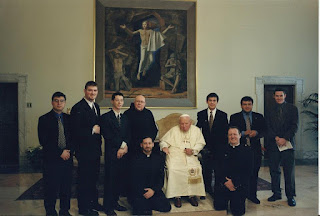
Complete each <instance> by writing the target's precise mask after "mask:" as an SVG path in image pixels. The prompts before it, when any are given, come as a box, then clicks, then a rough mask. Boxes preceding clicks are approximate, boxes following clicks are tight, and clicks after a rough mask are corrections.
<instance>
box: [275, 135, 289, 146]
mask: <svg viewBox="0 0 320 216" xmlns="http://www.w3.org/2000/svg"><path fill="white" fill-rule="evenodd" d="M275 140H276V143H277V145H278V146H279V147H281V146H284V145H286V142H287V140H286V139H285V138H280V137H278V136H276V138H275Z"/></svg>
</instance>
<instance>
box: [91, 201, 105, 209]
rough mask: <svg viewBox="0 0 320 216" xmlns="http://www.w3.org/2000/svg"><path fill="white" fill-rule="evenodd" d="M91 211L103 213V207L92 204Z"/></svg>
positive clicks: (98, 204)
mask: <svg viewBox="0 0 320 216" xmlns="http://www.w3.org/2000/svg"><path fill="white" fill-rule="evenodd" d="M92 209H93V210H95V211H103V210H104V208H103V206H102V205H100V203H95V204H92Z"/></svg>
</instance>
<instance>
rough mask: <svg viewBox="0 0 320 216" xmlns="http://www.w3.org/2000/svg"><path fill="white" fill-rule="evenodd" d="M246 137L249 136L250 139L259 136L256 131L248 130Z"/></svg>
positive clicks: (245, 133)
mask: <svg viewBox="0 0 320 216" xmlns="http://www.w3.org/2000/svg"><path fill="white" fill-rule="evenodd" d="M244 135H246V136H249V137H250V138H252V137H255V136H257V131H256V130H246V131H245V132H244Z"/></svg>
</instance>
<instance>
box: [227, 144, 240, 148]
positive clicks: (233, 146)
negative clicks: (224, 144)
mask: <svg viewBox="0 0 320 216" xmlns="http://www.w3.org/2000/svg"><path fill="white" fill-rule="evenodd" d="M229 145H230V146H231V147H232V148H235V147H238V146H239V145H240V143H238V144H237V145H232V144H231V143H229Z"/></svg>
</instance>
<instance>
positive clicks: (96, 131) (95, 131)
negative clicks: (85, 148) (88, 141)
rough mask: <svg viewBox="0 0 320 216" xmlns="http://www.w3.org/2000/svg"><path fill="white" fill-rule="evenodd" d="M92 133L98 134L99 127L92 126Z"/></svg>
mask: <svg viewBox="0 0 320 216" xmlns="http://www.w3.org/2000/svg"><path fill="white" fill-rule="evenodd" d="M93 132H94V133H95V134H100V126H99V125H95V126H93Z"/></svg>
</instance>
